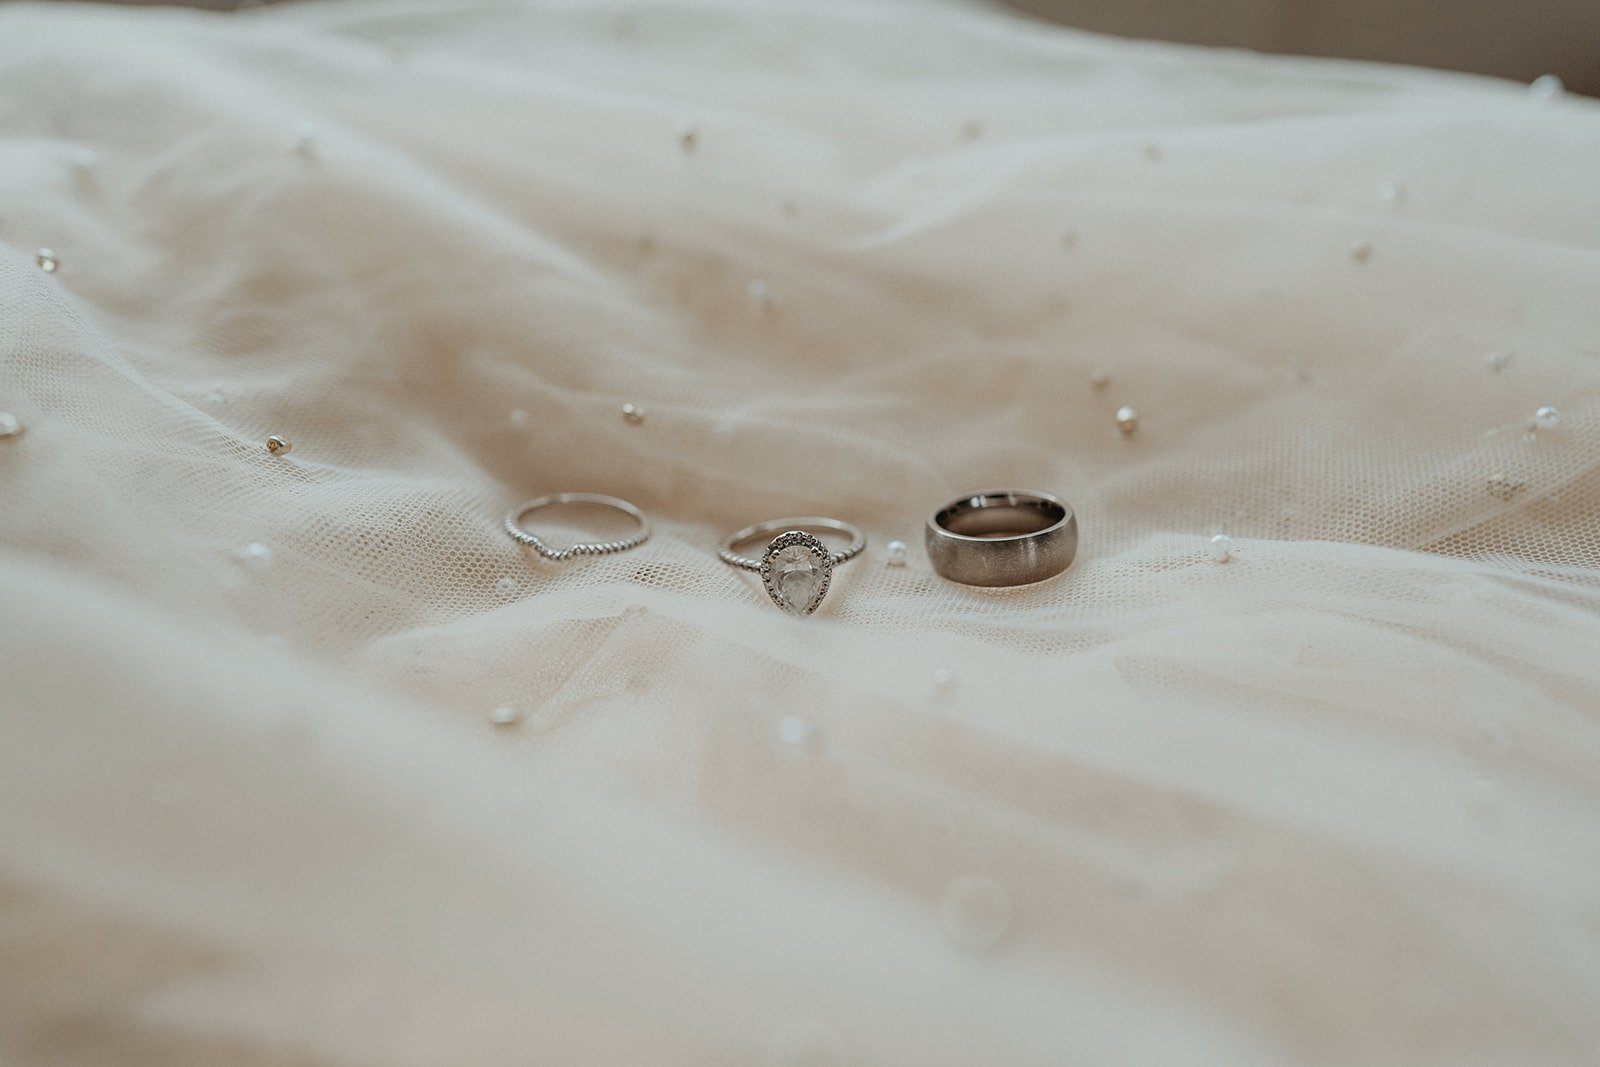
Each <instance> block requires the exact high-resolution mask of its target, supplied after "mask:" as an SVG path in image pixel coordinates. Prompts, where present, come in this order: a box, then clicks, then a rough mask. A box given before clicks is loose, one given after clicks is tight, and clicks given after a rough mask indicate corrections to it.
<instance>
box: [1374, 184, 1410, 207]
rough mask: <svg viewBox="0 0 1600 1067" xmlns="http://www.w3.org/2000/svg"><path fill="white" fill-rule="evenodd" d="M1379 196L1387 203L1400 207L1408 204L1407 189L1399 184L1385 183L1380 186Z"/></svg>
mask: <svg viewBox="0 0 1600 1067" xmlns="http://www.w3.org/2000/svg"><path fill="white" fill-rule="evenodd" d="M1378 195H1379V196H1380V197H1382V198H1383V200H1384V202H1385V203H1389V204H1394V205H1395V206H1396V207H1398V206H1400V205H1401V204H1403V203H1405V202H1406V187H1405V186H1403V185H1401V184H1400V183H1399V182H1384V183H1383V184H1382V185H1380V186H1378Z"/></svg>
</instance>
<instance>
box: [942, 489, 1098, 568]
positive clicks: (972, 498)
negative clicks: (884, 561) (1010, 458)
mask: <svg viewBox="0 0 1600 1067" xmlns="http://www.w3.org/2000/svg"><path fill="white" fill-rule="evenodd" d="M923 540H924V543H925V545H926V547H927V551H928V561H929V562H930V563H931V564H932V565H933V569H934V571H935V573H937V574H939V575H941V576H942V577H945V578H948V579H949V580H951V581H953V582H960V583H961V584H963V585H978V586H1012V585H1029V584H1031V583H1033V582H1042V581H1044V580H1045V579H1046V578H1053V577H1055V576H1056V575H1058V574H1060V573H1061V572H1062V571H1064V570H1066V569H1067V568H1068V567H1070V566H1072V561H1073V558H1074V557H1075V556H1076V555H1077V553H1078V518H1077V516H1076V515H1074V514H1073V512H1072V509H1071V508H1070V507H1068V506H1067V505H1066V503H1065V502H1063V501H1061V500H1059V499H1057V498H1056V497H1054V496H1051V495H1050V494H1049V493H1037V492H1026V491H1021V490H1012V489H1001V490H996V491H993V492H987V493H973V494H971V495H969V496H964V497H960V498H958V499H956V500H952V501H951V502H950V503H948V504H946V505H945V506H944V507H942V508H940V509H938V510H937V511H935V512H934V513H933V514H932V515H930V516H929V517H928V525H927V529H926V531H925V532H924V535H923Z"/></svg>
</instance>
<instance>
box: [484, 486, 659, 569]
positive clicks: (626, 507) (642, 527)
mask: <svg viewBox="0 0 1600 1067" xmlns="http://www.w3.org/2000/svg"><path fill="white" fill-rule="evenodd" d="M556 504H598V505H599V506H600V507H603V508H611V509H612V510H613V511H620V512H622V513H623V514H624V515H627V516H629V517H630V518H632V519H633V520H634V521H635V522H637V523H638V524H639V532H638V533H636V534H634V535H633V536H632V537H625V538H623V539H622V540H620V541H587V542H580V543H578V544H575V545H570V546H568V547H566V548H551V547H550V546H549V545H547V544H545V543H544V541H543V540H542V539H540V538H539V536H538V535H537V534H532V533H529V532H528V531H527V530H525V529H523V528H522V518H523V516H524V515H526V514H528V512H530V511H538V510H539V509H540V508H548V507H552V506H553V505H556ZM506 533H508V534H510V535H511V539H512V540H514V541H518V542H520V543H521V544H524V545H527V546H528V547H529V548H531V549H533V550H534V551H535V552H537V553H539V555H541V556H543V557H544V558H545V559H548V560H555V561H556V562H560V561H562V560H566V559H572V558H573V557H575V556H607V555H610V554H611V553H613V552H626V551H627V550H628V549H630V548H638V547H639V546H640V545H642V544H644V543H645V542H646V541H648V540H650V523H649V521H648V520H646V519H645V517H644V512H642V511H640V510H639V509H638V508H636V507H634V506H633V505H632V504H630V503H628V502H627V501H626V500H620V499H618V498H617V497H614V496H605V495H604V494H601V493H551V494H550V495H549V496H541V497H539V498H538V499H537V500H529V501H528V502H527V503H525V504H518V505H517V506H516V507H514V508H512V509H511V510H510V511H509V512H507V513H506Z"/></svg>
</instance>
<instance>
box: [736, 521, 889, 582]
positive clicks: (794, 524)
mask: <svg viewBox="0 0 1600 1067" xmlns="http://www.w3.org/2000/svg"><path fill="white" fill-rule="evenodd" d="M790 530H831V531H832V532H834V533H842V534H844V535H845V536H846V537H848V538H850V543H849V544H848V545H846V546H845V547H844V548H841V549H840V550H839V551H837V552H834V553H833V554H832V555H831V556H829V559H830V561H831V562H832V563H833V564H834V565H835V566H837V565H838V564H840V563H848V562H849V561H850V560H852V559H855V558H856V557H857V556H859V555H861V552H862V550H863V549H865V548H866V547H867V535H866V534H864V533H862V532H861V530H860V529H859V528H857V527H855V526H851V525H850V524H849V523H848V522H840V521H839V520H838V519H829V518H824V517H823V516H820V515H811V516H806V517H802V518H798V519H772V520H770V521H768V522H758V523H756V524H755V525H754V526H746V527H745V528H744V529H742V530H740V531H739V532H738V533H736V534H734V535H733V536H732V537H730V538H728V539H727V540H726V541H724V542H723V547H722V551H720V552H718V553H717V558H718V559H720V560H722V562H724V563H726V564H728V565H729V566H730V567H738V568H740V569H741V570H747V571H759V570H760V569H761V560H759V559H755V558H752V557H750V556H741V555H739V553H737V552H735V551H734V549H735V548H737V547H739V546H740V545H742V544H744V543H745V542H746V541H754V540H755V539H756V538H758V537H768V536H770V535H772V534H780V533H787V532H789V531H790Z"/></svg>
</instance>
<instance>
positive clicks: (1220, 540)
mask: <svg viewBox="0 0 1600 1067" xmlns="http://www.w3.org/2000/svg"><path fill="white" fill-rule="evenodd" d="M1211 558H1212V559H1214V560H1216V561H1217V562H1218V563H1226V562H1228V560H1230V559H1232V558H1233V538H1231V537H1229V536H1228V535H1227V534H1225V533H1219V534H1214V535H1212V538H1211Z"/></svg>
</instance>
